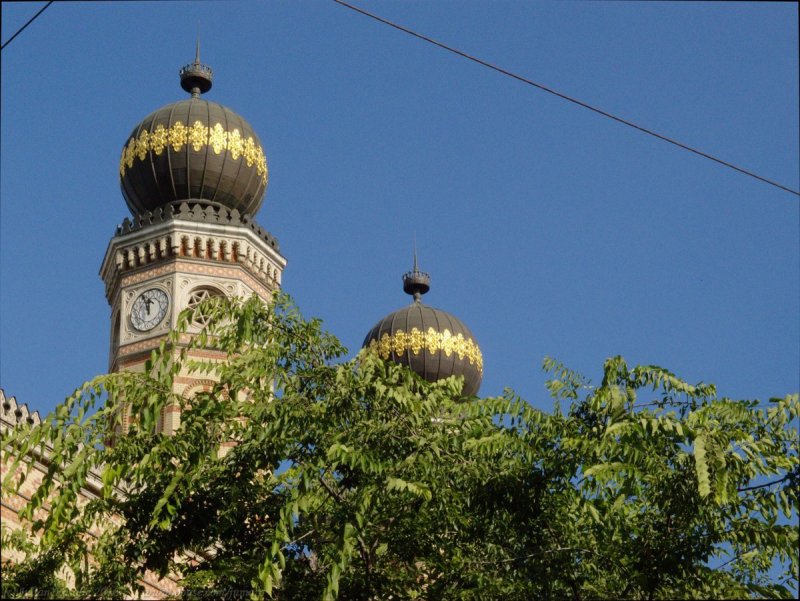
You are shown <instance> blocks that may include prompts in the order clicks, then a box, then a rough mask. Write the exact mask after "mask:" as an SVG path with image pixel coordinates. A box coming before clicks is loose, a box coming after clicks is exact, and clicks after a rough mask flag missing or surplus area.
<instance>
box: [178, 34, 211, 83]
mask: <svg viewBox="0 0 800 601" xmlns="http://www.w3.org/2000/svg"><path fill="white" fill-rule="evenodd" d="M180 76H181V87H182V88H183V89H184V90H186V91H187V92H189V93H190V94H191V95H192V98H199V97H200V94H205V93H206V92H208V91H209V90H210V89H211V79H212V78H213V76H214V73H213V71H212V70H211V67H209V66H208V65H204V64H202V63H201V62H200V34H198V35H197V46H196V48H195V54H194V62H193V63H189V64H188V65H185V66H184V67H183V68H181V70H180Z"/></svg>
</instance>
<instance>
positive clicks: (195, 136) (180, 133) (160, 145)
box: [119, 121, 267, 185]
mask: <svg viewBox="0 0 800 601" xmlns="http://www.w3.org/2000/svg"><path fill="white" fill-rule="evenodd" d="M186 145H191V147H192V149H193V150H195V151H199V150H200V149H201V148H203V146H210V147H211V150H213V151H214V154H220V153H221V152H223V151H225V150H227V151H228V152H230V153H231V158H232V159H234V160H236V159H238V158H239V157H240V156H241V157H243V158H244V160H245V161H246V162H247V166H248V167H251V166H253V165H255V166H256V170H257V171H258V174H259V175H260V176H261V179H262V181H263V182H264V184H265V185H266V183H267V157H266V156H265V155H264V149H263V148H261V146H259V145H258V144H256V141H255V140H254V139H253V137H252V136H248V137H247V138H243V137H242V134H241V132H240V131H239V130H238V129H234V130H233V131H225V129H224V128H223V127H222V124H220V123H217V124H216V125H214V126H213V127H211V126H206V125H204V124H203V123H202V122H201V121H195V122H194V125H192V126H191V127H187V126H186V125H184V124H183V123H181V122H180V121H176V122H175V123H174V124H173V125H172V127H164V126H163V125H162V124H161V123H159V124H158V125H156V128H155V130H153V131H152V132H149V131H147V130H142V131H141V132H139V137H138V138H137V137H135V136H134V137H132V138H131V139H130V140H128V144H127V145H126V146H125V148H123V149H122V156H121V157H120V159H119V175H120V177H124V176H125V170H126V169H130V168H131V167H133V161H134V159H136V158H138V159H139V160H140V161H143V160H144V159H145V157H146V156H147V152H148V151H152V152H153V154H155V155H156V156H160V155H161V153H162V152H164V149H165V148H167V146H171V147H172V150H174V151H175V152H179V151H180V150H181V148H183V147H184V146H186Z"/></svg>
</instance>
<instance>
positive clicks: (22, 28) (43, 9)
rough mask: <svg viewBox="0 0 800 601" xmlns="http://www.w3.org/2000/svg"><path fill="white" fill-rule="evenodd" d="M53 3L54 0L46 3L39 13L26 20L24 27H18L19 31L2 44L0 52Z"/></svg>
mask: <svg viewBox="0 0 800 601" xmlns="http://www.w3.org/2000/svg"><path fill="white" fill-rule="evenodd" d="M53 1H54V0H50V2H48V3H47V4H45V5H44V6H43V7H42V8H40V9H39V12H37V13H36V14H35V15H33V16H32V17H31V18H30V19H28V22H27V23H25V25H23V26H22V27H20V28H19V29H17V31H16V33H15V34H14V35H12V36H11V37H10V38H8V39H7V40H6V41H5V42H3V45H2V46H0V50H4V49H5V47H6V46H8V45H9V44H10V43H11V40H13V39H14V38H15V37H17V36H18V35H19V34H21V33H22V31H23V30H24V29H25V28H26V27H27V26H28V25H30V24H31V23H33V22H34V21H35V20H36V17H38V16H39V15H41V14H42V13H43V12H44V11H45V9H46V8H47V7H48V6H50V5H51V4H52V3H53Z"/></svg>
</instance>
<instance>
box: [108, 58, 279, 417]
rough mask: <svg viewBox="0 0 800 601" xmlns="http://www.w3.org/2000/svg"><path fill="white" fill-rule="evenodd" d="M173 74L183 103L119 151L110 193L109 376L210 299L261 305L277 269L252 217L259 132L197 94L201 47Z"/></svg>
mask: <svg viewBox="0 0 800 601" xmlns="http://www.w3.org/2000/svg"><path fill="white" fill-rule="evenodd" d="M180 78H181V87H183V89H184V90H186V91H187V92H188V93H189V94H190V97H189V98H186V99H184V100H181V101H178V102H175V103H173V104H169V105H167V106H164V107H162V108H160V109H158V110H156V111H154V112H153V113H151V114H150V115H148V116H147V117H145V118H144V119H143V120H142V121H141V122H140V123H139V124H138V125H137V126H136V127H134V129H133V131H132V132H131V135H130V136H129V138H128V140H127V141H126V143H125V145H124V146H123V149H122V156H121V158H120V163H119V174H120V186H121V189H122V194H123V196H124V198H125V201H126V203H127V205H128V208H129V209H130V211H131V214H132V218H126V219H125V220H124V221H123V223H122V224H121V225H120V226H118V227H117V231H116V234H115V235H114V237H113V238H112V239H111V242H110V243H109V245H108V249H107V250H106V254H105V258H104V259H103V263H102V266H101V268H100V276H101V277H102V278H103V281H104V282H105V292H106V298H107V299H108V302H109V304H110V305H111V347H110V353H109V370H110V371H120V370H133V371H141V370H143V369H144V364H145V362H146V361H147V359H148V358H149V357H150V353H151V351H152V350H153V349H156V348H158V346H159V344H160V343H161V342H162V341H163V340H164V339H165V337H166V336H167V335H168V333H169V332H170V330H172V328H173V327H174V326H175V324H176V321H177V318H178V315H179V313H180V312H181V311H182V310H183V309H185V308H187V307H191V306H193V305H195V304H197V303H199V302H200V301H201V300H203V299H204V298H206V297H208V296H214V295H226V296H250V295H252V294H253V293H255V294H257V295H258V296H259V297H261V298H262V299H264V301H266V302H268V301H269V300H270V299H271V297H272V294H273V293H274V292H275V291H276V290H277V289H278V288H279V287H280V283H281V274H282V272H283V269H284V268H285V266H286V259H285V258H284V257H283V256H282V255H281V254H280V249H279V246H278V242H277V240H276V239H275V238H274V237H272V236H271V235H270V234H269V233H268V232H266V231H265V230H264V229H263V228H261V227H260V226H259V225H258V224H257V223H256V222H255V221H254V220H253V216H254V215H255V213H256V212H257V211H258V209H259V208H260V206H261V203H262V201H263V199H264V193H265V191H266V187H267V181H268V171H267V162H266V157H265V155H264V150H263V148H262V146H261V142H260V141H259V138H258V136H257V135H256V134H255V132H254V131H253V129H252V128H251V127H250V125H249V124H248V123H247V122H246V121H245V120H244V119H243V118H242V117H241V116H239V115H238V114H236V113H235V112H233V111H232V110H230V109H229V108H227V107H225V106H222V105H220V104H217V103H215V102H211V101H208V100H205V99H204V98H202V97H201V96H202V94H204V93H206V92H208V90H210V89H211V81H212V71H211V69H210V68H209V67H207V66H206V65H203V64H201V63H200V51H199V44H198V49H197V54H196V57H195V60H194V62H193V63H190V64H189V65H186V66H185V67H183V68H182V69H181V70H180ZM203 326H204V324H203V323H202V320H200V322H195V323H193V324H192V329H193V330H194V331H199V329H200V328H202V327H203ZM191 331H192V330H190V332H191ZM203 352H204V355H203V356H204V358H209V359H212V360H213V359H214V358H216V357H214V356H213V355H214V351H208V350H207V351H203ZM218 358H220V359H222V358H223V357H222V356H220V357H218ZM203 378H206V379H203ZM203 378H198V377H192V376H191V375H189V374H180V375H179V376H178V377H177V378H176V381H175V387H176V390H175V392H176V393H177V394H179V395H182V396H183V397H184V398H189V397H190V396H191V395H192V394H194V393H195V392H196V391H197V390H201V389H204V388H207V387H209V386H210V385H211V384H212V382H211V381H210V380H208V379H207V376H204V377H203ZM129 419H130V416H126V418H125V421H124V423H123V428H126V427H127V424H128V423H129V421H128V420H129ZM179 423H180V415H179V413H178V408H177V407H168V408H167V409H166V410H165V411H164V414H163V415H162V416H161V420H160V422H159V429H160V430H161V431H164V432H168V433H169V432H172V431H174V430H175V429H176V428H177V426H178V425H179Z"/></svg>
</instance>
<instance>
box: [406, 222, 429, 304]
mask: <svg viewBox="0 0 800 601" xmlns="http://www.w3.org/2000/svg"><path fill="white" fill-rule="evenodd" d="M430 289H431V276H429V275H428V274H427V273H424V272H422V271H420V270H419V265H418V263H417V235H416V233H415V234H414V268H413V269H412V270H411V271H409V272H407V273H406V274H405V275H403V292H405V293H406V294H410V295H412V296H413V297H414V301H415V302H420V299H421V298H422V295H423V294H425V293H426V292H427V291H428V290H430Z"/></svg>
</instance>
